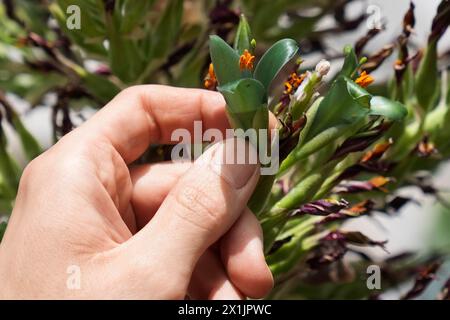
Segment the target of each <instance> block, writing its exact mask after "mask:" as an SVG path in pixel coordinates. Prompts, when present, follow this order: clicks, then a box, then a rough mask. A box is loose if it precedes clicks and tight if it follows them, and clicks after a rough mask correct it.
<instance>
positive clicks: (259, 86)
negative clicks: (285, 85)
mask: <svg viewBox="0 0 450 320" xmlns="http://www.w3.org/2000/svg"><path fill="white" fill-rule="evenodd" d="M254 46H255V41H254V40H253V38H252V36H251V31H250V27H249V25H248V22H247V20H246V19H245V17H244V16H243V15H242V16H241V20H240V23H239V27H238V31H237V33H236V40H235V42H234V48H232V47H230V46H229V45H228V44H227V43H226V42H225V41H223V40H222V39H221V38H219V37H217V36H211V37H210V54H211V60H212V63H213V65H214V71H215V77H216V79H217V84H218V87H217V90H218V91H219V92H221V93H222V94H223V96H224V98H225V100H226V102H227V111H228V115H229V118H230V122H231V124H232V126H233V127H234V128H239V129H244V130H247V129H264V128H267V126H268V108H267V104H268V97H269V89H270V85H271V83H272V80H273V79H274V78H275V76H276V75H277V74H278V73H279V72H280V70H281V69H282V68H283V66H284V65H285V64H286V63H287V62H289V61H290V60H291V59H292V58H293V57H294V56H295V55H296V53H297V51H298V45H297V43H296V42H295V41H294V40H291V39H284V40H280V41H278V42H277V43H275V44H274V45H273V46H272V47H271V48H269V50H268V51H267V52H266V53H265V54H264V55H263V56H262V57H261V58H260V59H259V61H258V63H257V64H256V63H255V62H256V57H255V56H254V54H253V51H254ZM209 78H211V76H209Z"/></svg>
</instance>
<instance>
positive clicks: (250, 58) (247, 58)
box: [239, 49, 255, 71]
mask: <svg viewBox="0 0 450 320" xmlns="http://www.w3.org/2000/svg"><path fill="white" fill-rule="evenodd" d="M254 61H255V56H254V55H252V54H251V53H250V52H248V50H247V49H245V50H244V53H243V54H242V55H241V57H240V58H239V68H240V69H241V71H243V70H253V62H254Z"/></svg>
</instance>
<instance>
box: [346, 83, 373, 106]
mask: <svg viewBox="0 0 450 320" xmlns="http://www.w3.org/2000/svg"><path fill="white" fill-rule="evenodd" d="M346 80H347V90H348V93H349V94H350V96H351V97H352V98H353V100H355V101H356V102H358V103H359V104H360V105H362V106H364V107H366V108H369V107H370V100H371V99H372V96H371V95H370V93H368V92H367V91H366V90H365V89H364V88H362V87H361V86H359V85H357V84H356V83H355V82H353V81H352V80H350V79H346Z"/></svg>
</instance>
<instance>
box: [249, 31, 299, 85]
mask: <svg viewBox="0 0 450 320" xmlns="http://www.w3.org/2000/svg"><path fill="white" fill-rule="evenodd" d="M298 50H299V47H298V44H297V42H296V41H295V40H292V39H283V40H280V41H278V42H276V43H275V44H274V45H273V46H272V47H270V48H269V50H267V51H266V53H265V54H264V55H263V56H262V58H261V60H260V61H259V63H258V65H257V66H256V68H255V72H254V77H255V79H257V80H259V81H260V82H261V83H262V84H263V86H264V87H265V88H266V91H268V90H269V88H270V84H271V83H272V80H273V79H274V78H275V77H276V75H277V74H278V73H279V72H280V71H281V69H282V68H283V67H284V66H285V65H286V64H287V63H288V62H289V61H290V60H291V59H292V58H293V57H294V56H295V55H296V54H297V52H298Z"/></svg>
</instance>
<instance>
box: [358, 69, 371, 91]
mask: <svg viewBox="0 0 450 320" xmlns="http://www.w3.org/2000/svg"><path fill="white" fill-rule="evenodd" d="M374 81H375V79H374V78H373V77H372V76H371V75H370V74H368V73H367V72H366V71H363V72H362V73H361V75H360V76H359V77H358V79H356V80H355V83H356V84H357V85H359V86H361V87H362V88H366V87H368V86H369V85H371V84H372V83H373V82H374Z"/></svg>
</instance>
